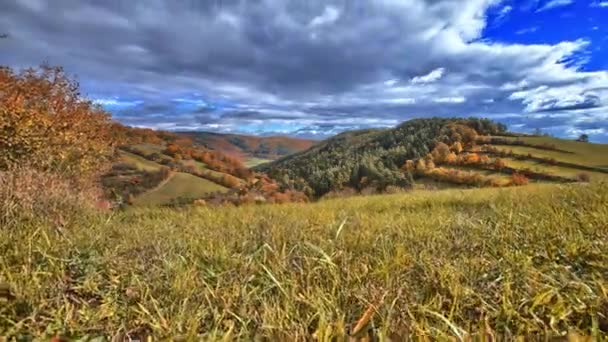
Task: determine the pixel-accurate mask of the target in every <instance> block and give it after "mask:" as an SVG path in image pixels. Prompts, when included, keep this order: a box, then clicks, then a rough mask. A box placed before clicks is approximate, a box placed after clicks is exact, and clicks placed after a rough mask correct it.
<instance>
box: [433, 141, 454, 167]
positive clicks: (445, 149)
mask: <svg viewBox="0 0 608 342" xmlns="http://www.w3.org/2000/svg"><path fill="white" fill-rule="evenodd" d="M431 153H432V154H433V160H434V161H435V162H436V163H439V164H440V163H443V162H445V161H446V159H447V158H448V155H449V154H450V147H449V146H448V145H446V144H444V143H442V142H439V143H437V145H436V146H435V149H433V152H431Z"/></svg>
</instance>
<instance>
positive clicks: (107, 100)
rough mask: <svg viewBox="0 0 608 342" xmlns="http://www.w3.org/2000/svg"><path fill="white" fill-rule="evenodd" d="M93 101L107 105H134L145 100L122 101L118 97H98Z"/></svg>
mask: <svg viewBox="0 0 608 342" xmlns="http://www.w3.org/2000/svg"><path fill="white" fill-rule="evenodd" d="M93 103H95V104H98V105H101V106H107V107H123V108H124V107H134V106H137V105H140V104H142V103H143V101H121V100H119V99H118V98H98V99H93Z"/></svg>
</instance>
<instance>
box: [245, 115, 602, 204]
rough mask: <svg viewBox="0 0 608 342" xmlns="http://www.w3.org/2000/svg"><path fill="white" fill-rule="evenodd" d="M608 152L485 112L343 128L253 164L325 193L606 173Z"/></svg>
mask: <svg viewBox="0 0 608 342" xmlns="http://www.w3.org/2000/svg"><path fill="white" fill-rule="evenodd" d="M606 156H608V145H601V144H591V143H583V142H576V141H568V140H563V139H557V138H551V137H535V136H514V135H513V134H511V133H509V132H507V131H506V128H505V127H504V126H502V125H500V124H497V123H494V122H492V121H489V120H485V119H475V118H470V119H456V118H454V119H444V118H431V119H415V120H410V121H406V122H404V123H402V124H401V125H399V126H397V127H395V128H393V129H384V130H362V131H351V132H345V133H342V134H340V135H337V136H335V137H333V138H330V139H328V140H326V141H323V142H320V143H319V144H317V145H315V146H313V147H311V148H310V149H308V150H306V151H303V152H300V153H296V154H293V155H290V156H286V157H283V158H280V159H278V160H276V161H274V162H271V163H268V164H264V165H260V166H258V167H257V168H255V169H256V170H258V171H261V172H266V173H268V174H269V175H270V177H272V178H274V179H275V180H277V181H279V182H280V183H281V184H282V185H283V186H286V187H294V188H296V189H297V190H300V191H304V192H306V193H309V194H311V195H312V196H313V197H320V196H323V195H325V194H328V193H330V192H331V193H333V192H336V191H344V190H345V189H351V190H350V191H352V189H354V191H358V192H377V191H381V192H382V191H385V190H386V189H387V188H388V187H391V186H393V187H399V188H411V187H414V186H415V185H416V184H424V185H425V186H424V187H426V188H428V187H429V185H430V187H434V186H433V185H434V183H449V184H451V185H458V186H462V185H466V186H495V187H500V186H509V185H522V184H524V183H527V182H528V181H549V182H558V183H567V182H574V181H588V180H602V179H606V178H607V176H608V168H606V165H608V160H607V158H608V157H606ZM522 175H523V177H520V176H522ZM513 178H517V179H513ZM441 187H442V186H441Z"/></svg>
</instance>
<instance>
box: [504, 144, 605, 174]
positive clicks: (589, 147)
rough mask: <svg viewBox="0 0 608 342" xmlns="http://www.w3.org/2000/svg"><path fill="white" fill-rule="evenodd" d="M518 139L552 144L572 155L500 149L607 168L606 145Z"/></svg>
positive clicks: (531, 150) (521, 149) (522, 147)
mask: <svg viewBox="0 0 608 342" xmlns="http://www.w3.org/2000/svg"><path fill="white" fill-rule="evenodd" d="M511 139H515V138H511ZM519 139H521V140H523V141H525V142H528V143H532V144H543V143H547V144H553V145H555V146H556V147H557V148H559V149H562V150H565V151H570V152H574V153H563V152H557V151H546V150H539V149H535V148H531V147H526V146H502V147H503V148H505V149H507V150H509V149H510V150H513V152H515V153H520V154H528V153H531V154H532V155H533V156H539V157H548V158H555V159H556V160H560V161H564V162H568V163H574V164H580V165H586V166H594V167H603V168H608V144H593V143H582V142H578V141H573V140H565V139H558V138H552V137H522V138H519ZM497 146H501V145H497Z"/></svg>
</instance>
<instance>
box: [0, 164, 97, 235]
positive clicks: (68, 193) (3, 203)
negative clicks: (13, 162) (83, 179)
mask: <svg viewBox="0 0 608 342" xmlns="http://www.w3.org/2000/svg"><path fill="white" fill-rule="evenodd" d="M101 195H102V194H101V191H99V189H97V188H96V187H90V186H84V185H82V184H75V183H74V182H72V181H69V180H68V179H67V178H66V177H62V176H60V175H57V174H53V173H50V172H43V171H38V170H35V169H26V168H20V169H14V170H11V171H0V228H2V227H6V226H10V224H11V223H12V222H14V221H16V220H19V219H23V218H45V219H47V218H48V219H51V220H53V221H55V222H54V223H56V224H58V225H63V224H65V223H66V222H64V221H65V220H67V219H69V217H76V216H77V213H79V212H82V211H83V210H86V209H93V208H96V207H97V208H105V207H106V204H105V203H104V201H103V200H101V198H102V197H101Z"/></svg>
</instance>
